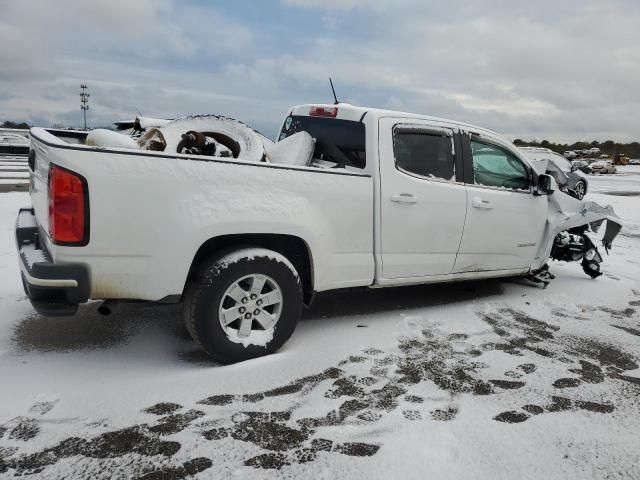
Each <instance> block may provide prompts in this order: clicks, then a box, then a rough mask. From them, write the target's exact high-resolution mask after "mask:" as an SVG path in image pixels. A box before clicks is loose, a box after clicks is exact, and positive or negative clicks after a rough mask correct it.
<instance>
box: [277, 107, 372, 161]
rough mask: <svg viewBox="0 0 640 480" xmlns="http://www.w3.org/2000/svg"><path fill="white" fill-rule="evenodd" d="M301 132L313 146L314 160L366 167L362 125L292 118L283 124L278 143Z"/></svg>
mask: <svg viewBox="0 0 640 480" xmlns="http://www.w3.org/2000/svg"><path fill="white" fill-rule="evenodd" d="M303 131H306V132H307V133H309V135H311V136H312V137H313V139H314V140H315V142H316V146H315V150H314V152H313V158H314V159H316V160H326V161H329V162H334V163H336V164H338V165H341V166H347V167H356V168H364V167H365V166H366V164H367V161H366V148H365V126H364V123H362V122H355V121H353V120H342V119H338V118H322V117H307V116H304V115H291V116H289V117H287V119H286V120H285V122H284V125H283V127H282V131H281V132H280V136H279V138H278V141H280V140H284V139H285V138H287V137H290V136H291V135H293V134H294V133H298V132H303Z"/></svg>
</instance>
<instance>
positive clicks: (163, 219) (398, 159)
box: [16, 104, 621, 362]
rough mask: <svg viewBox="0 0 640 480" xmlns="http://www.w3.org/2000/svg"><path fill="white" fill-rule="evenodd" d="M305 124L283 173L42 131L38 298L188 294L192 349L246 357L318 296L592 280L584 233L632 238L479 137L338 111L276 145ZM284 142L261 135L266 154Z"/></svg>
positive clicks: (25, 267)
mask: <svg viewBox="0 0 640 480" xmlns="http://www.w3.org/2000/svg"><path fill="white" fill-rule="evenodd" d="M163 128H165V127H163ZM299 132H307V133H305V134H304V135H307V134H308V136H309V138H311V139H313V143H312V148H311V150H310V152H309V158H305V159H303V164H302V165H300V164H298V165H291V164H288V165H285V164H281V163H275V162H274V161H269V155H267V154H265V155H264V156H262V159H261V160H260V159H258V160H256V159H255V158H256V157H255V152H253V153H252V155H253V156H252V157H251V159H246V158H243V155H242V152H240V151H233V152H231V151H232V150H233V148H232V147H230V149H226V150H225V156H215V155H208V156H207V155H192V154H189V153H186V154H184V153H175V150H174V151H166V150H165V151H153V150H141V149H137V150H136V149H133V148H105V147H96V146H87V145H85V137H86V136H87V133H86V132H69V131H57V130H47V129H42V128H33V129H32V130H31V141H32V143H31V152H30V160H29V163H30V168H31V185H30V192H31V200H32V204H33V207H32V208H25V209H22V210H21V211H20V212H19V216H18V220H17V224H16V239H17V244H18V250H19V252H20V259H21V272H22V281H23V285H24V288H25V291H26V293H27V295H28V296H29V298H30V299H31V302H32V304H33V306H34V307H35V309H36V310H38V311H39V312H40V313H42V314H44V315H51V316H53V315H73V314H75V313H76V311H77V308H78V304H80V303H84V302H87V301H88V300H89V299H100V300H106V301H107V302H108V303H107V304H106V305H105V304H103V307H102V310H103V311H104V312H108V307H109V304H110V303H112V302H114V301H118V300H138V301H151V302H182V303H183V305H184V319H185V322H186V326H187V328H188V330H189V332H190V333H191V335H192V336H193V338H194V340H195V341H196V342H197V343H198V344H200V345H201V346H202V347H203V348H204V350H205V351H206V352H208V353H209V354H210V355H211V356H212V357H214V358H215V359H217V360H219V361H222V362H234V361H239V360H243V359H248V358H253V357H257V356H260V355H265V354H268V353H271V352H274V351H275V350H277V349H278V348H279V347H280V346H281V345H283V343H284V342H285V341H286V340H287V339H288V338H289V337H290V336H291V334H292V333H293V331H294V329H295V326H296V324H297V321H298V319H299V316H300V314H301V309H302V308H303V306H304V305H309V304H310V303H311V300H312V298H313V296H314V294H315V292H322V291H327V290H332V289H340V288H347V287H373V288H375V287H387V286H389V287H390V286H399V285H409V284H416V283H431V282H450V281H459V280H468V279H480V278H490V277H507V276H529V278H531V279H533V280H534V281H539V282H543V283H545V284H546V283H547V281H548V279H549V278H550V277H551V275H550V274H548V272H547V266H546V262H547V260H548V259H549V258H550V257H552V258H557V259H562V260H581V261H582V266H583V269H584V270H585V272H586V273H588V274H589V275H591V276H593V277H596V276H598V275H599V273H600V271H599V263H600V261H601V260H602V259H601V257H600V255H599V254H598V252H597V249H596V247H595V246H594V245H593V244H592V243H591V241H590V240H589V238H588V237H587V236H586V235H585V232H586V231H587V230H597V229H598V227H599V226H600V224H602V223H603V221H604V220H607V228H606V232H605V235H604V238H603V242H604V244H605V247H606V248H607V249H608V248H609V247H610V246H611V241H612V240H613V238H614V237H615V236H616V234H617V233H618V231H619V229H620V228H621V222H620V219H619V218H618V217H617V216H616V215H615V214H614V212H613V210H612V209H611V208H610V207H607V208H603V207H600V206H598V205H596V204H594V203H592V202H582V201H579V200H576V199H575V198H572V197H570V196H568V195H566V194H564V193H561V192H559V191H558V192H556V193H554V189H555V181H554V179H553V177H551V176H550V175H546V174H545V173H541V172H538V171H536V170H535V169H534V168H533V167H532V166H531V165H530V164H529V162H528V161H527V159H526V158H525V157H524V156H523V155H522V154H521V153H520V152H519V151H518V150H517V149H516V148H515V147H514V146H513V145H512V144H511V143H510V142H508V141H505V140H504V139H502V138H500V137H499V136H498V135H496V134H494V133H492V132H490V131H487V130H485V129H482V128H478V127H474V126H471V125H466V124H462V123H459V122H455V121H449V120H442V119H437V118H431V117H427V116H423V115H415V114H408V113H400V112H393V111H385V110H377V109H372V108H362V107H355V106H351V105H347V104H337V105H302V106H297V107H293V108H292V109H291V110H290V111H289V113H288V115H287V116H286V118H285V120H284V122H283V125H282V129H281V133H280V135H279V139H278V140H279V143H278V144H280V143H281V142H284V141H285V140H286V139H289V138H290V137H293V136H294V135H297V134H299ZM183 138H184V137H183ZM297 138H298V137H297ZM299 138H301V137H299ZM292 143H293V142H292ZM278 144H273V142H267V141H266V140H265V144H264V145H265V152H267V151H268V150H269V149H270V148H273V146H274V145H276V146H277V145H278ZM230 152H231V153H230ZM260 154H262V152H260ZM257 158H259V157H257ZM298 163H300V162H298Z"/></svg>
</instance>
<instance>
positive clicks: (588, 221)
mask: <svg viewBox="0 0 640 480" xmlns="http://www.w3.org/2000/svg"><path fill="white" fill-rule="evenodd" d="M604 221H606V222H607V226H606V228H605V232H604V235H603V237H602V244H603V245H604V246H605V248H606V249H607V250H608V249H609V248H611V243H612V242H613V240H614V238H616V236H617V235H618V233H619V232H620V230H621V229H622V220H621V219H620V217H618V215H616V213H615V212H614V211H613V207H611V205H607V206H606V207H603V206H602V205H599V204H597V203H595V202H591V201H586V202H585V201H581V200H578V199H576V198H573V197H571V196H569V195H567V194H564V193H562V192H556V193H555V194H554V195H550V196H549V209H548V214H547V222H546V225H545V231H544V235H543V237H542V242H541V243H540V249H539V251H538V254H537V255H536V259H535V261H534V263H533V265H531V271H534V272H535V271H537V270H539V269H540V268H541V267H542V266H543V265H544V264H545V263H546V262H547V259H548V258H549V255H550V254H551V249H552V247H553V241H554V239H555V238H556V235H558V234H559V233H560V232H563V231H565V230H569V229H571V228H575V227H581V226H584V225H589V226H590V227H591V230H592V231H594V232H598V231H599V229H600V227H601V226H602V223H603V222H604Z"/></svg>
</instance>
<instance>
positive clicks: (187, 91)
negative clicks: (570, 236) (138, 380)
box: [0, 0, 640, 141]
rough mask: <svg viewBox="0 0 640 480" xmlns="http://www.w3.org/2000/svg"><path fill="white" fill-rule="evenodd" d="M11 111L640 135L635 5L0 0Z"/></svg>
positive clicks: (562, 135)
mask: <svg viewBox="0 0 640 480" xmlns="http://www.w3.org/2000/svg"><path fill="white" fill-rule="evenodd" d="M0 12H1V15H0V120H6V119H10V120H17V121H23V120H26V121H29V122H31V123H34V124H39V125H51V124H54V123H60V124H64V125H80V124H81V119H82V114H81V111H80V109H79V97H78V93H79V86H80V84H81V83H87V84H88V85H89V90H90V93H91V100H90V104H91V110H90V112H89V123H90V125H93V126H98V125H107V124H109V123H111V122H113V121H115V120H121V119H130V118H133V116H135V115H136V114H137V112H138V111H140V112H142V113H143V114H144V115H146V116H161V117H176V116H179V115H185V114H190V113H223V114H226V115H231V116H234V117H237V118H239V119H241V120H244V121H246V122H247V123H249V124H251V125H253V126H254V127H256V128H258V129H260V130H262V131H263V132H264V133H265V134H268V135H269V136H272V137H273V136H275V130H276V129H277V126H278V123H279V121H280V119H281V117H282V116H283V114H284V113H285V112H286V111H287V108H288V107H289V106H290V105H293V104H297V103H311V102H328V101H330V100H331V96H330V90H329V86H328V81H327V77H328V76H330V75H331V76H332V77H333V79H334V82H335V84H336V88H337V91H338V94H339V97H340V99H341V100H343V101H348V102H350V103H354V104H360V105H367V106H376V107H382V108H392V109H400V110H407V111H412V112H419V113H425V114H429V115H436V116H442V117H448V118H453V119H457V120H462V121H466V122H470V123H475V124H478V125H481V126H484V127H487V128H490V129H493V130H496V131H498V132H501V133H503V134H506V135H508V136H509V137H511V138H515V137H521V138H528V139H533V138H536V139H542V138H548V139H551V140H556V141H574V140H579V139H589V140H591V139H599V140H605V139H609V138H610V139H614V140H623V141H627V140H640V121H639V117H640V93H639V92H638V88H639V87H640V28H639V27H638V26H639V25H640V2H639V1H638V0H607V1H605V0H536V1H517V0H458V1H456V2H442V1H432V0H254V1H249V0H219V1H206V0H182V1H178V0H56V1H55V2H54V1H51V0H0Z"/></svg>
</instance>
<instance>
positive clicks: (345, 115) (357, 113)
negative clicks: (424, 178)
mask: <svg viewBox="0 0 640 480" xmlns="http://www.w3.org/2000/svg"><path fill="white" fill-rule="evenodd" d="M311 107H324V108H334V107H337V108H338V114H337V116H336V117H335V118H338V119H341V120H353V121H356V122H358V121H362V120H363V119H364V118H365V117H368V116H373V117H376V118H384V117H401V118H413V119H416V120H427V121H432V122H437V123H442V124H448V125H450V126H451V127H457V128H462V129H464V130H468V131H471V132H477V133H479V134H488V135H491V136H499V134H497V133H495V132H492V131H491V130H487V129H486V128H482V127H478V126H476V125H471V124H468V123H463V122H458V121H456V120H448V119H446V118H440V117H432V116H429V115H421V114H418V113H409V112H400V111H395V110H385V109H381V108H370V107H360V106H356V105H351V104H350V103H338V104H336V105H334V104H321V103H313V104H304V105H296V106H294V107H292V108H291V110H290V111H289V115H301V116H309V111H310V109H311Z"/></svg>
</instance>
